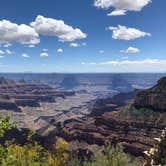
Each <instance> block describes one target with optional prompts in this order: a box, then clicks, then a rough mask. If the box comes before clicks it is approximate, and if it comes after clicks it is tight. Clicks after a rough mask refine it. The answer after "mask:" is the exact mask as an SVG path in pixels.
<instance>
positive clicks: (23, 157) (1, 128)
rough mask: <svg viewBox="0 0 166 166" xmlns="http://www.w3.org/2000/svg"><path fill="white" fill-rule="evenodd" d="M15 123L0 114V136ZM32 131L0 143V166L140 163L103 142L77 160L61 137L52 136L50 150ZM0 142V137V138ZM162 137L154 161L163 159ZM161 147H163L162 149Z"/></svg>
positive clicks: (127, 165)
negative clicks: (23, 138) (18, 139)
mask: <svg viewBox="0 0 166 166" xmlns="http://www.w3.org/2000/svg"><path fill="white" fill-rule="evenodd" d="M16 128H17V126H16V125H14V124H13V123H11V121H10V118H9V117H8V116H5V117H3V116H0V140H1V139H2V138H4V136H5V133H6V132H9V131H10V130H13V129H16ZM31 135H32V133H30V134H29V136H27V140H28V141H27V142H25V143H24V144H19V143H15V142H16V141H14V140H10V141H6V142H5V143H1V144H0V165H1V166H141V165H142V163H141V162H140V161H137V160H136V159H135V158H132V157H131V156H130V155H128V154H126V153H124V152H123V150H122V147H121V146H117V147H112V146H109V145H108V146H106V148H105V150H104V152H99V151H94V156H93V157H92V158H91V159H90V160H86V158H85V159H84V160H79V159H78V158H77V157H70V156H71V155H69V153H67V150H68V148H69V147H68V143H67V142H66V141H64V140H63V139H62V138H55V145H53V148H52V150H51V152H50V151H49V150H47V149H46V148H44V147H43V146H41V145H40V144H39V143H38V142H35V141H33V140H32V136H31ZM0 142H1V141H0ZM165 146H166V142H165V140H162V141H161V142H160V144H159V147H160V149H161V148H162V150H160V154H158V156H156V161H158V162H159V163H162V164H164V163H165V160H166V159H165V151H164V149H165ZM163 147H164V149H163Z"/></svg>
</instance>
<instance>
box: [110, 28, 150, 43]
mask: <svg viewBox="0 0 166 166" xmlns="http://www.w3.org/2000/svg"><path fill="white" fill-rule="evenodd" d="M107 29H108V30H111V31H112V38H113V39H120V40H134V39H137V38H140V37H145V36H151V34H150V33H147V32H143V31H141V30H139V29H135V28H128V27H126V26H121V25H118V27H111V26H110V27H108V28H107Z"/></svg>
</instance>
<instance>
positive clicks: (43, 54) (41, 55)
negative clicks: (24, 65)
mask: <svg viewBox="0 0 166 166" xmlns="http://www.w3.org/2000/svg"><path fill="white" fill-rule="evenodd" d="M40 57H48V53H47V52H42V53H40Z"/></svg>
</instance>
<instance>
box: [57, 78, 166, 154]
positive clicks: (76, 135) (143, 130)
mask: <svg viewBox="0 0 166 166" xmlns="http://www.w3.org/2000/svg"><path fill="white" fill-rule="evenodd" d="M165 83H166V82H165V78H163V79H161V80H160V81H159V82H158V84H157V85H156V86H154V87H153V88H151V89H148V90H145V91H143V92H142V91H141V92H138V94H137V95H136V97H135V102H134V104H135V103H136V101H138V98H139V96H140V94H141V96H142V98H141V99H140V100H139V104H140V106H139V108H140V107H141V106H143V107H144V109H138V108H136V107H134V106H133V99H132V98H133V97H134V93H127V94H119V95H117V96H115V97H113V98H112V99H106V100H104V99H103V100H100V101H99V102H98V103H97V106H96V107H98V109H96V108H95V109H94V110H92V113H91V116H90V117H88V118H85V119H80V120H79V121H78V120H77V121H74V120H73V121H70V122H68V123H65V124H64V127H62V128H60V129H59V131H58V132H57V133H58V134H59V135H60V136H62V137H64V138H65V139H66V140H68V141H69V142H73V141H74V140H79V141H80V142H87V143H89V144H91V145H92V144H97V145H104V144H105V142H106V141H111V142H112V143H113V144H119V143H120V144H122V145H123V147H124V150H125V151H126V152H130V153H131V154H133V155H136V156H140V155H144V153H143V152H144V151H145V150H147V149H149V148H151V147H153V145H154V144H155V140H154V139H153V138H155V137H158V136H159V135H160V134H161V132H162V130H163V128H165V126H166V120H165V119H166V113H165V112H161V111H160V110H161V109H162V110H164V109H165V107H164V102H163V99H164V96H165V94H164V92H165V90H164V88H165V87H166V84H165ZM149 94H152V95H154V96H155V95H156V96H158V97H157V98H156V100H157V102H158V103H160V104H158V105H157V106H156V103H155V102H154V101H153V102H151V107H150V108H154V110H155V111H154V110H153V109H151V110H150V109H149V105H147V104H146V105H144V102H145V101H144V98H146V97H148V98H149ZM144 95H145V96H144ZM146 95H148V96H146ZM160 95H161V97H159V96H160ZM118 98H119V99H120V101H121V102H119V101H118ZM121 99H123V100H121ZM129 99H131V100H129ZM127 101H130V102H127ZM141 102H142V103H141ZM126 103H127V104H126ZM112 105H114V107H113V106H112ZM115 105H116V106H115ZM137 106H138V105H137ZM100 109H101V110H102V111H100ZM105 110H106V111H105Z"/></svg>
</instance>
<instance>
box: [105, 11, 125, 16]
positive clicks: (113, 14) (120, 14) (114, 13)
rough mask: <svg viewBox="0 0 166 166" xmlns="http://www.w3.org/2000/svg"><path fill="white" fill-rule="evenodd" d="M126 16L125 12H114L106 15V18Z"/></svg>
mask: <svg viewBox="0 0 166 166" xmlns="http://www.w3.org/2000/svg"><path fill="white" fill-rule="evenodd" d="M123 15H126V10H114V11H112V12H111V13H108V14H107V16H123Z"/></svg>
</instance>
